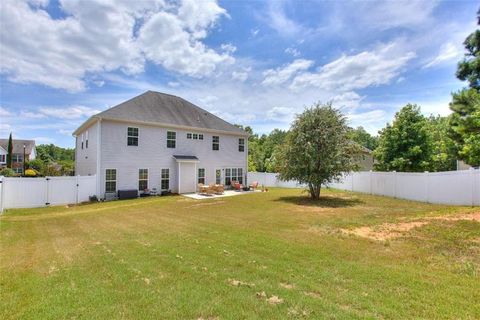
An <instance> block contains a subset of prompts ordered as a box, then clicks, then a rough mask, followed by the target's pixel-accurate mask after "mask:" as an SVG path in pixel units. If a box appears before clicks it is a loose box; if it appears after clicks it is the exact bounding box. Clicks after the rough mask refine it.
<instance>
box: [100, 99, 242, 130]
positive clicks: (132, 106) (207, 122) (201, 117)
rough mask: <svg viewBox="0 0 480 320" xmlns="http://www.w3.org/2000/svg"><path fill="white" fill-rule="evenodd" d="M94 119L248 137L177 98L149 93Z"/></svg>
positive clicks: (101, 113) (234, 127) (213, 116)
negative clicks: (188, 128)
mask: <svg viewBox="0 0 480 320" xmlns="http://www.w3.org/2000/svg"><path fill="white" fill-rule="evenodd" d="M94 117H99V118H105V119H112V120H124V121H140V122H150V123H152V122H156V123H161V124H165V125H173V126H184V127H193V128H205V129H213V130H220V131H228V132H232V133H238V134H246V132H245V131H243V130H242V129H240V128H237V127H236V126H234V125H232V124H230V123H228V122H226V121H224V120H222V119H220V118H219V117H217V116H215V115H213V114H211V113H210V112H208V111H206V110H203V109H202V108H200V107H198V106H196V105H194V104H193V103H190V102H188V101H187V100H185V99H182V98H180V97H177V96H173V95H170V94H165V93H160V92H155V91H147V92H145V93H143V94H141V95H139V96H137V97H135V98H132V99H130V100H128V101H125V102H123V103H121V104H119V105H117V106H115V107H112V108H110V109H108V110H105V111H103V112H100V113H99V114H97V115H95V116H94Z"/></svg>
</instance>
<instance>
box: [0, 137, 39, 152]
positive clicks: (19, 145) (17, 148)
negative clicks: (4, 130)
mask: <svg viewBox="0 0 480 320" xmlns="http://www.w3.org/2000/svg"><path fill="white" fill-rule="evenodd" d="M12 143H13V151H12V152H13V153H20V154H23V145H24V144H25V153H26V154H30V153H32V149H33V147H35V140H19V139H12ZM0 146H1V147H2V148H3V149H5V151H8V139H0Z"/></svg>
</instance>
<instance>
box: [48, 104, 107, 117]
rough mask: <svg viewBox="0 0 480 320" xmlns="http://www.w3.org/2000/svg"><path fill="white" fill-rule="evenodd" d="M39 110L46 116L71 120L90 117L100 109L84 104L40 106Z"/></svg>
mask: <svg viewBox="0 0 480 320" xmlns="http://www.w3.org/2000/svg"><path fill="white" fill-rule="evenodd" d="M39 112H40V113H41V114H43V115H45V116H48V117H54V118H59V119H69V120H72V119H81V118H85V117H90V116H93V115H94V114H97V113H99V112H100V111H99V110H95V109H92V108H89V107H85V106H74V107H67V108H51V107H42V108H40V109H39Z"/></svg>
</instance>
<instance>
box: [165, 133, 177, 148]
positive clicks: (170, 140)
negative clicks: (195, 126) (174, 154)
mask: <svg viewBox="0 0 480 320" xmlns="http://www.w3.org/2000/svg"><path fill="white" fill-rule="evenodd" d="M176 139H177V133H176V132H175V131H167V148H175V144H176V143H175V141H176Z"/></svg>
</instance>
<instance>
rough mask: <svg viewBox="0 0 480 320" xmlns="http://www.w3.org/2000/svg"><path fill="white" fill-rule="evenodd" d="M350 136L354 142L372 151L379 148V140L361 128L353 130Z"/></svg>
mask: <svg viewBox="0 0 480 320" xmlns="http://www.w3.org/2000/svg"><path fill="white" fill-rule="evenodd" d="M348 136H349V138H350V139H351V140H352V141H354V142H356V143H358V144H359V145H361V146H363V147H365V148H367V149H370V150H372V151H373V150H375V149H376V148H377V146H378V138H377V137H374V136H372V135H371V134H370V133H368V132H367V131H366V130H365V129H364V128H363V127H361V126H360V127H357V128H356V129H351V130H350V132H349V134H348Z"/></svg>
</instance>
